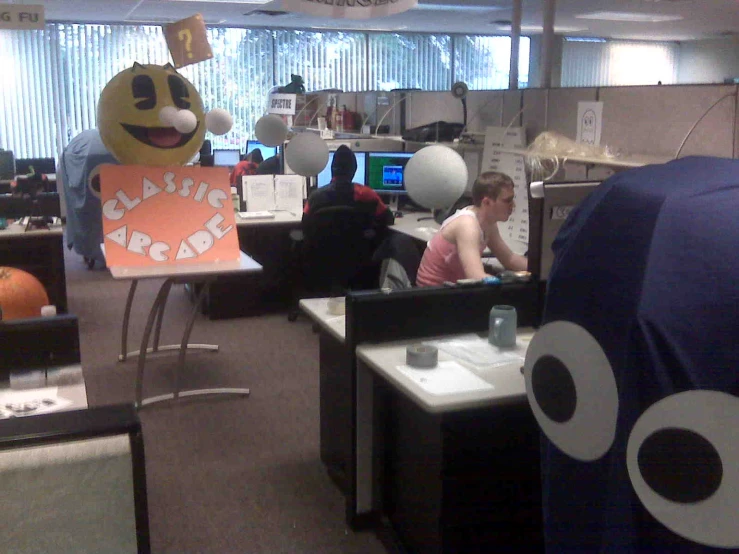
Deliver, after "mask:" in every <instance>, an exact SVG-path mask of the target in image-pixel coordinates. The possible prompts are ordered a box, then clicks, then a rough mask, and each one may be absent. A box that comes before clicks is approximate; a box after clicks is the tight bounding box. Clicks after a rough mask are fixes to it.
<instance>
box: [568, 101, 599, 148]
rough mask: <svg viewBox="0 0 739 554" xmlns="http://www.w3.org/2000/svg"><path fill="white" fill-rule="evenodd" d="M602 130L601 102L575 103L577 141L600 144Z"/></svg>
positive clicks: (594, 144)
mask: <svg viewBox="0 0 739 554" xmlns="http://www.w3.org/2000/svg"><path fill="white" fill-rule="evenodd" d="M602 130H603V102H578V103H577V138H576V139H575V140H576V141H577V142H580V143H583V144H592V145H593V146H600V135H601V131H602Z"/></svg>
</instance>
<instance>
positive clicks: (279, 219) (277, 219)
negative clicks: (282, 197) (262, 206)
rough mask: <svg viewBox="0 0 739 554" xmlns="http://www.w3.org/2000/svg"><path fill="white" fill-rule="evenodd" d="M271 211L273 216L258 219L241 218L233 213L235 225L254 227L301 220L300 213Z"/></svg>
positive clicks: (301, 215)
mask: <svg viewBox="0 0 739 554" xmlns="http://www.w3.org/2000/svg"><path fill="white" fill-rule="evenodd" d="M272 213H273V214H275V216H274V217H270V218H264V219H260V218H257V219H243V218H241V217H240V216H239V214H238V213H237V214H235V216H236V226H237V227H256V226H260V225H286V224H290V223H300V222H301V221H302V220H303V214H302V213H294V212H287V211H274V212H272Z"/></svg>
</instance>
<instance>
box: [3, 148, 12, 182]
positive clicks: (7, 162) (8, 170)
mask: <svg viewBox="0 0 739 554" xmlns="http://www.w3.org/2000/svg"><path fill="white" fill-rule="evenodd" d="M13 179H15V156H13V152H11V151H10V150H0V181H12V180H13Z"/></svg>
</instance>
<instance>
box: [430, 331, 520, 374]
mask: <svg viewBox="0 0 739 554" xmlns="http://www.w3.org/2000/svg"><path fill="white" fill-rule="evenodd" d="M425 342H426V343H427V344H432V345H433V346H435V347H436V348H438V349H439V350H441V351H442V352H446V353H447V354H449V355H450V356H453V357H454V358H456V359H458V360H459V361H461V362H465V363H467V364H469V365H471V366H472V367H474V368H475V369H476V370H478V371H483V370H486V369H495V368H496V367H500V366H505V365H509V364H511V363H520V364H523V361H524V359H525V358H526V350H528V348H529V341H528V340H523V339H521V338H518V339H516V346H515V348H499V347H497V346H493V345H492V344H490V342H488V339H487V338H483V337H480V336H478V335H474V334H470V335H462V336H459V337H454V338H453V339H442V340H435V341H425Z"/></svg>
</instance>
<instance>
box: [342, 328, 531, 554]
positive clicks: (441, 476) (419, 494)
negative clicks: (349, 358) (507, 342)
mask: <svg viewBox="0 0 739 554" xmlns="http://www.w3.org/2000/svg"><path fill="white" fill-rule="evenodd" d="M526 335H527V336H528V337H530V336H531V332H528V333H526ZM415 342H418V340H414V341H403V342H395V343H386V344H380V345H361V346H359V347H358V348H357V358H358V367H357V431H356V432H357V473H356V475H355V479H356V480H357V497H356V503H357V506H356V508H357V511H358V512H360V513H361V512H365V513H368V512H376V511H379V512H381V513H384V514H385V515H386V516H387V518H388V520H389V521H390V523H391V525H392V527H393V529H394V531H395V533H396V535H397V536H398V538H399V539H400V541H401V542H402V543H403V544H404V545H405V546H406V547H407V548H408V550H409V551H411V552H419V553H424V554H426V553H435V552H438V553H445V552H495V551H514V550H515V551H521V552H538V551H543V538H542V525H541V484H540V477H539V432H538V427H537V426H536V422H535V420H534V417H533V415H532V414H531V412H530V409H529V407H528V402H527V400H526V392H525V384H524V379H523V375H522V374H521V371H520V367H521V363H511V364H508V365H505V366H500V367H497V368H495V369H489V370H484V371H478V372H476V375H477V376H479V377H481V378H482V379H483V380H484V381H486V382H488V383H490V384H492V385H493V386H494V388H492V389H483V390H476V391H468V392H460V393H454V394H448V395H444V394H442V395H432V394H429V393H428V392H427V391H425V390H424V389H422V388H421V387H420V386H419V385H418V384H417V383H415V382H414V381H412V380H411V379H409V378H408V377H407V376H406V375H404V374H403V373H401V372H400V371H399V370H398V366H401V365H404V364H405V348H406V346H407V345H408V344H411V343H415ZM439 360H440V362H441V361H446V360H454V358H453V357H452V356H450V355H449V354H446V353H444V352H443V351H440V353H439ZM457 361H458V362H459V363H460V364H463V365H464V362H463V361H461V360H457ZM429 371H433V370H429Z"/></svg>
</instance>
